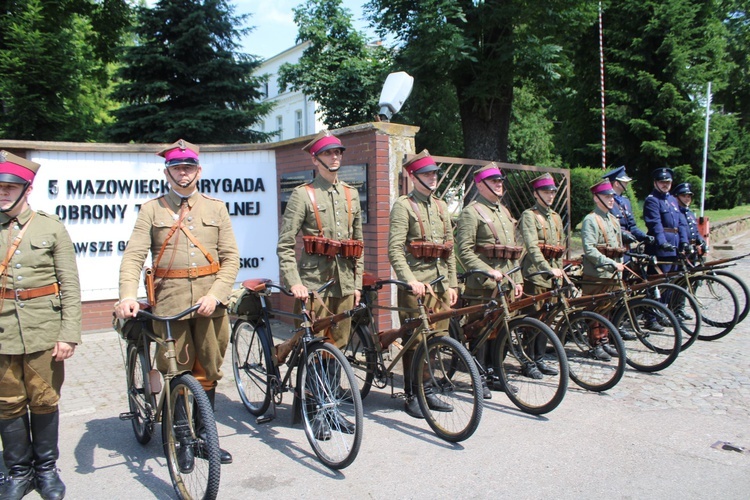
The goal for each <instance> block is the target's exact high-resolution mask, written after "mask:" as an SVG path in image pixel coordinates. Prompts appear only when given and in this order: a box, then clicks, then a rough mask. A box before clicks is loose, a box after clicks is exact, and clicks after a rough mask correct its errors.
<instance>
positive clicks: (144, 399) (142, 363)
mask: <svg viewBox="0 0 750 500" xmlns="http://www.w3.org/2000/svg"><path fill="white" fill-rule="evenodd" d="M147 351H148V346H147V345H146V346H143V345H137V344H129V345H128V355H127V364H126V366H127V383H128V404H129V406H130V413H131V415H132V418H131V423H132V425H133V432H134V433H135V439H136V440H137V441H138V442H139V443H141V444H148V443H149V441H151V437H152V436H153V434H154V420H155V419H154V411H155V410H156V396H155V395H154V394H153V393H152V392H151V382H150V378H149V372H150V371H151V360H150V358H149V354H148V352H147Z"/></svg>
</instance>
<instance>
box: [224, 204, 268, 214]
mask: <svg viewBox="0 0 750 500" xmlns="http://www.w3.org/2000/svg"><path fill="white" fill-rule="evenodd" d="M226 206H227V211H228V212H229V215H260V202H259V201H235V202H233V203H230V202H228V201H227V202H226Z"/></svg>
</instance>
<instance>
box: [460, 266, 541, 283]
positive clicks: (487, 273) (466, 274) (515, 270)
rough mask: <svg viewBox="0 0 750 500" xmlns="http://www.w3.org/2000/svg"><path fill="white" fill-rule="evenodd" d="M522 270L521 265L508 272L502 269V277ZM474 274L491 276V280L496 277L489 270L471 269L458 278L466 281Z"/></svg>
mask: <svg viewBox="0 0 750 500" xmlns="http://www.w3.org/2000/svg"><path fill="white" fill-rule="evenodd" d="M520 270H521V266H516V267H514V268H513V269H511V270H510V271H508V272H507V273H502V271H500V272H501V273H502V274H503V278H502V279H505V278H506V277H507V276H508V275H510V274H513V273H517V272H518V271H520ZM545 272H546V271H545ZM473 274H480V275H482V276H484V277H486V278H489V279H491V280H494V279H495V277H494V276H492V275H491V274H490V273H489V272H487V271H482V270H481V269H471V270H469V271H466V272H465V273H461V274H459V275H458V279H460V280H462V281H466V279H467V278H468V277H469V276H471V275H473Z"/></svg>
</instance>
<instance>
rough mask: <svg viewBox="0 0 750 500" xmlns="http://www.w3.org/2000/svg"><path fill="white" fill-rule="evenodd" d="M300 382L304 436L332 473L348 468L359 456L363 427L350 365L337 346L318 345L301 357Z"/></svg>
mask: <svg viewBox="0 0 750 500" xmlns="http://www.w3.org/2000/svg"><path fill="white" fill-rule="evenodd" d="M297 380H298V387H299V388H301V390H300V391H299V396H300V398H301V401H300V403H301V404H300V408H301V410H302V423H303V426H304V430H305V436H307V440H308V442H309V443H310V446H311V447H312V449H313V451H314V452H315V455H317V457H318V459H319V460H320V461H321V462H322V463H323V464H324V465H325V466H326V467H329V468H331V469H335V470H338V469H343V468H345V467H348V466H349V465H351V464H352V462H354V459H355V458H357V454H358V453H359V448H360V446H361V444H362V430H363V429H362V427H363V423H364V418H363V410H362V398H361V396H360V394H359V390H358V383H357V379H356V378H355V376H354V373H353V372H352V367H351V365H349V362H348V361H347V359H346V358H345V357H344V355H343V354H342V353H341V351H340V350H339V349H337V348H336V347H335V346H334V345H332V344H328V343H325V342H317V343H315V344H313V345H312V346H310V347H309V349H308V350H307V354H306V356H300V364H299V366H298V371H297ZM326 436H327V437H326Z"/></svg>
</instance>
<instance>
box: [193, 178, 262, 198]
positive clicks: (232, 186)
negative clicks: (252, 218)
mask: <svg viewBox="0 0 750 500" xmlns="http://www.w3.org/2000/svg"><path fill="white" fill-rule="evenodd" d="M198 190H199V191H200V192H201V193H203V194H210V193H218V192H219V191H223V192H225V193H257V192H258V191H261V192H264V193H265V191H266V186H265V184H263V179H262V178H260V177H258V178H256V179H251V178H248V177H245V178H243V179H201V180H199V181H198Z"/></svg>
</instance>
